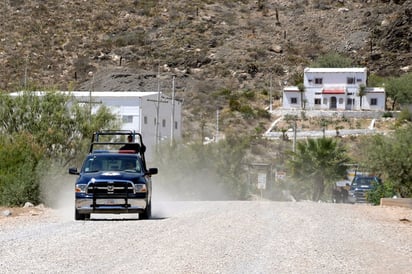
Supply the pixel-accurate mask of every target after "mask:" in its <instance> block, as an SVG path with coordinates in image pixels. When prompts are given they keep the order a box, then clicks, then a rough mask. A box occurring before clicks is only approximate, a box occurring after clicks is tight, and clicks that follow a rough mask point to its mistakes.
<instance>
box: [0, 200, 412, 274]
mask: <svg viewBox="0 0 412 274" xmlns="http://www.w3.org/2000/svg"><path fill="white" fill-rule="evenodd" d="M153 211H154V216H153V219H150V220H137V215H92V220H90V221H77V222H76V221H74V220H73V218H72V217H73V215H72V214H73V212H72V210H67V209H66V210H53V209H47V208H44V209H32V212H31V213H30V212H28V213H26V214H22V213H21V215H20V216H15V217H12V216H13V215H12V216H9V217H5V216H2V217H0V272H1V273H411V270H412V210H411V209H406V208H391V207H373V206H368V205H349V204H330V203H313V202H294V203H293V202H270V201H218V202H212V201H207V202H205V201H199V202H156V203H154V205H153Z"/></svg>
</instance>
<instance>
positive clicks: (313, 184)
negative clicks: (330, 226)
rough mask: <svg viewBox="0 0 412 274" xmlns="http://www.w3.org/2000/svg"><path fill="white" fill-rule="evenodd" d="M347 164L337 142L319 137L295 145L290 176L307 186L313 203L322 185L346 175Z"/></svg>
mask: <svg viewBox="0 0 412 274" xmlns="http://www.w3.org/2000/svg"><path fill="white" fill-rule="evenodd" d="M348 162H349V158H348V157H347V155H346V150H345V148H344V147H343V145H342V144H341V143H340V142H339V141H338V140H336V139H334V138H320V139H308V140H306V141H301V142H298V143H297V147H296V152H295V153H293V152H292V153H291V155H290V158H289V161H288V167H289V172H290V174H291V177H292V178H293V179H295V180H298V181H299V182H301V183H302V184H306V185H307V189H308V190H309V191H310V192H311V196H312V200H313V201H318V200H319V199H320V198H321V197H322V195H323V194H324V191H325V184H332V183H334V182H335V181H336V180H339V179H341V178H343V176H344V175H345V173H346V167H345V166H344V164H345V163H348ZM308 194H309V193H306V195H308Z"/></svg>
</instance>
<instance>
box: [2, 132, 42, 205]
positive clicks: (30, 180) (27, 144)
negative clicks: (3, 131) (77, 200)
mask: <svg viewBox="0 0 412 274" xmlns="http://www.w3.org/2000/svg"><path fill="white" fill-rule="evenodd" d="M13 137H14V138H11V139H10V138H7V137H4V136H3V138H1V139H0V204H2V205H7V206H21V205H23V204H24V203H25V202H32V203H38V202H39V180H38V179H39V178H38V177H39V176H38V173H37V166H38V164H39V162H40V159H41V156H42V149H41V148H40V147H39V146H38V145H36V144H35V143H34V142H33V138H32V137H31V136H30V135H29V134H22V135H17V134H15V135H14V136H13Z"/></svg>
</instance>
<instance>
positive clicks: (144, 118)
mask: <svg viewBox="0 0 412 274" xmlns="http://www.w3.org/2000/svg"><path fill="white" fill-rule="evenodd" d="M143 123H144V124H145V125H147V116H145V117H143Z"/></svg>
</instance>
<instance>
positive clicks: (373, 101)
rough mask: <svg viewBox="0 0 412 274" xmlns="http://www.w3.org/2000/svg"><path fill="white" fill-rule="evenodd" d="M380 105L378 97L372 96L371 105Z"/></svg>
mask: <svg viewBox="0 0 412 274" xmlns="http://www.w3.org/2000/svg"><path fill="white" fill-rule="evenodd" d="M377 105H378V98H371V106H377Z"/></svg>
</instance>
